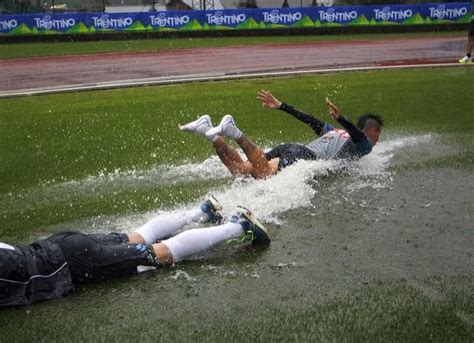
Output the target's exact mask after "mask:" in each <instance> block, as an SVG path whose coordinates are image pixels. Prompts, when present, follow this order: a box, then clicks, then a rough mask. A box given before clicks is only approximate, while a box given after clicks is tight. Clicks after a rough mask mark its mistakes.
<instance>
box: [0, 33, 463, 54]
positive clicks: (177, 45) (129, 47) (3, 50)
mask: <svg viewBox="0 0 474 343" xmlns="http://www.w3.org/2000/svg"><path fill="white" fill-rule="evenodd" d="M465 35H466V33H465V32H464V31H462V32H424V33H404V34H393V33H389V34H355V35H319V36H270V37H219V38H215V37H214V38H180V39H176V38H163V39H134V40H119V41H97V42H44V43H8V44H7V43H4V44H0V59H11V58H28V57H47V56H62V55H79V54H96V53H122V52H123V53H130V52H146V51H148V52H151V51H158V50H166V49H189V48H203V47H207V48H213V47H227V46H239V45H259V44H291V43H305V42H324V41H329V40H331V41H334V40H335V41H339V40H344V41H357V40H372V39H392V38H401V37H403V38H424V37H439V36H446V37H448V36H449V37H452V36H459V37H461V36H462V37H465Z"/></svg>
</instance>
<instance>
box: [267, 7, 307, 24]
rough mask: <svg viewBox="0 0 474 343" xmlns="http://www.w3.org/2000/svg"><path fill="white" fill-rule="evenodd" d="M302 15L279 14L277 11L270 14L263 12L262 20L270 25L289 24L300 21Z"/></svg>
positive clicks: (299, 13) (296, 13) (297, 13)
mask: <svg viewBox="0 0 474 343" xmlns="http://www.w3.org/2000/svg"><path fill="white" fill-rule="evenodd" d="M301 18H303V15H302V14H301V12H294V13H280V11H278V10H273V11H271V12H263V20H264V21H265V22H266V23H272V24H291V23H294V22H296V21H298V20H301Z"/></svg>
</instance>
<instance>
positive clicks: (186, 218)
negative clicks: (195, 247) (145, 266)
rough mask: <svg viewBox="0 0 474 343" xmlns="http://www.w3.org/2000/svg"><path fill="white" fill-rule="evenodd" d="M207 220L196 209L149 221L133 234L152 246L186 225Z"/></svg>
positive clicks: (202, 213) (164, 215)
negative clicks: (136, 234)
mask: <svg viewBox="0 0 474 343" xmlns="http://www.w3.org/2000/svg"><path fill="white" fill-rule="evenodd" d="M208 220H209V215H208V214H207V213H205V212H203V211H202V209H201V208H196V209H193V210H189V211H183V212H180V213H174V214H163V215H161V216H158V217H156V218H154V219H152V220H150V221H149V222H147V223H146V224H145V225H143V226H142V227H140V228H139V229H138V230H136V231H135V232H136V233H138V234H139V235H140V236H142V237H143V239H144V240H145V242H146V244H153V243H155V242H156V241H158V240H160V239H163V238H166V237H169V236H171V234H173V233H174V232H176V231H178V230H179V229H182V228H183V226H184V225H186V224H189V223H193V222H206V221H208Z"/></svg>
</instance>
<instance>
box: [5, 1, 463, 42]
mask: <svg viewBox="0 0 474 343" xmlns="http://www.w3.org/2000/svg"><path fill="white" fill-rule="evenodd" d="M470 18H471V3H470V2H469V3H467V2H460V3H445V4H439V3H438V4H418V5H380V6H337V7H336V6H335V7H308V8H279V9H275V8H272V9H240V10H209V11H167V12H140V13H84V12H80V13H46V14H45V13H40V14H24V15H0V34H1V35H39V34H41V35H45V34H62V33H67V34H87V33H96V32H144V31H148V32H156V31H202V30H247V29H275V28H284V29H287V28H312V27H335V26H361V25H374V26H377V25H423V24H427V25H430V24H446V23H468V22H469V21H470Z"/></svg>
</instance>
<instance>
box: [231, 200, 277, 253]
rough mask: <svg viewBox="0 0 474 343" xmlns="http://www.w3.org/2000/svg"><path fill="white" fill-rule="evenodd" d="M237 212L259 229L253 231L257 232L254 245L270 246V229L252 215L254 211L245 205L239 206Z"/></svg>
mask: <svg viewBox="0 0 474 343" xmlns="http://www.w3.org/2000/svg"><path fill="white" fill-rule="evenodd" d="M237 212H238V213H239V214H240V215H241V216H242V217H244V218H245V219H246V220H248V221H249V222H251V223H252V224H253V225H254V227H255V228H256V229H257V230H255V231H253V233H254V234H255V239H254V240H253V241H252V245H261V246H268V245H269V244H270V237H269V236H268V229H267V228H266V227H265V226H264V225H263V224H262V223H260V222H259V221H258V219H257V218H255V217H254V216H253V215H252V212H250V210H248V209H246V208H245V207H243V206H237Z"/></svg>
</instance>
